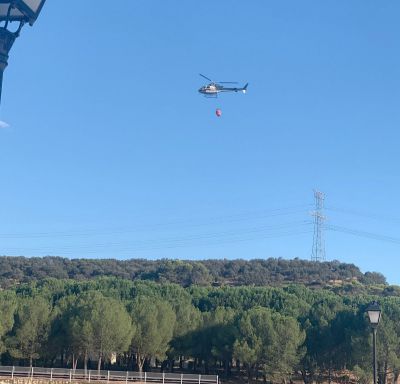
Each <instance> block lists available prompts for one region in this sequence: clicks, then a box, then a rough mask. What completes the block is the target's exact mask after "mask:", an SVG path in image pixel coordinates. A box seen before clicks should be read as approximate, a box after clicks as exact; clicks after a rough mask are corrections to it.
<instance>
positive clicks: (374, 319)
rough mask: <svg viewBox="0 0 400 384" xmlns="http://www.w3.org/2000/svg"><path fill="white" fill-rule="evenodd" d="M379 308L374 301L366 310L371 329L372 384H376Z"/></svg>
mask: <svg viewBox="0 0 400 384" xmlns="http://www.w3.org/2000/svg"><path fill="white" fill-rule="evenodd" d="M381 312H382V310H381V307H380V306H379V304H378V303H377V302H376V301H374V302H373V303H371V304H370V305H369V306H368V308H367V313H368V318H369V323H370V324H371V327H372V343H373V347H372V362H373V369H374V384H377V376H378V374H377V364H376V329H377V327H378V324H379V321H380V320H381Z"/></svg>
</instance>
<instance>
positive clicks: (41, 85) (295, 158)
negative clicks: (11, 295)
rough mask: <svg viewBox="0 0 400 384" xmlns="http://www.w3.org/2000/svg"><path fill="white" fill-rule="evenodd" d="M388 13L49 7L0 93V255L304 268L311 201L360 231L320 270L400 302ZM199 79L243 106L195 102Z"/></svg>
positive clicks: (333, 7)
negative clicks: (319, 194)
mask: <svg viewBox="0 0 400 384" xmlns="http://www.w3.org/2000/svg"><path fill="white" fill-rule="evenodd" d="M399 12H400V3H399V2H398V1H395V0H391V1H385V2H376V1H365V0H363V1H361V0H360V1H352V2H346V1H324V2H321V1H316V0H314V1H301V2H299V1H295V0H292V1H265V0H258V1H256V0H254V1H246V2H244V1H232V0H219V1H215V0H202V1H201V2H195V1H178V0H169V1H161V0H159V1H152V0H135V1H130V0H123V1H121V2H118V6H115V7H110V2H109V1H102V0H96V1H94V0H85V1H82V0H71V1H68V2H60V1H54V0H53V1H52V0H48V1H47V3H46V4H45V7H44V8H43V11H42V14H41V15H40V17H39V19H38V21H37V22H36V24H35V25H34V26H33V27H32V28H30V27H24V29H23V31H22V33H21V36H20V38H19V39H18V40H17V41H16V43H15V44H14V47H13V48H12V51H11V53H10V59H9V66H8V68H7V69H6V72H5V75H4V83H3V94H2V105H1V109H0V120H3V121H5V122H7V123H8V124H9V125H10V127H8V128H0V160H1V164H2V166H1V168H0V170H1V171H0V172H1V173H0V175H1V180H2V188H1V189H0V201H1V202H2V205H1V211H0V212H1V221H0V237H1V242H2V247H1V249H2V250H1V254H5V255H25V256H45V255H59V256H65V257H72V258H75V257H99V258H111V257H112V258H114V257H115V258H119V259H127V258H136V257H144V258H152V259H153V258H162V257H167V258H182V259H205V258H229V259H233V258H246V259H247V258H266V257H283V258H293V257H300V258H305V259H309V258H310V253H311V245H312V225H311V224H310V223H311V220H312V218H311V216H310V214H309V213H310V211H312V209H313V207H312V204H313V189H314V188H316V189H319V190H321V191H323V192H324V193H325V194H326V207H327V209H326V211H325V214H326V216H327V218H328V221H327V224H328V225H330V226H338V227H341V228H346V229H351V230H355V231H357V232H356V233H355V235H354V234H353V235H351V234H348V233H343V232H337V231H326V233H325V238H326V254H327V259H328V260H332V259H338V260H340V261H343V262H348V263H354V264H356V265H358V266H359V267H360V268H361V269H362V271H364V272H365V271H368V270H373V271H379V272H382V273H383V274H384V275H385V276H386V277H387V278H388V281H389V282H390V283H394V284H400V277H399V275H398V273H397V270H398V267H399V264H400V262H399V258H398V255H399V253H400V241H397V238H400V235H399V228H400V206H399V196H400V182H399V177H398V167H399V151H398V146H399V144H398V143H399V140H400V134H399V127H400V112H399V111H400V109H399V102H400V71H399V68H400V53H399V49H398V48H399V43H398V38H399V36H400V24H399V23H398V14H399ZM199 73H203V74H205V75H207V76H209V77H212V78H214V79H217V80H222V81H223V80H225V81H232V80H234V81H239V82H240V83H245V82H249V89H248V93H247V94H246V95H243V94H226V95H223V96H222V97H220V98H218V99H217V100H210V99H206V98H204V97H202V96H201V95H199V94H198V93H197V89H198V88H199V87H200V86H201V85H203V83H204V81H203V79H202V78H201V77H199V75H198V74H199ZM217 107H219V108H221V109H222V113H223V115H222V117H221V118H217V117H216V116H215V109H216V108H217ZM365 232H368V233H372V234H376V235H379V236H377V237H376V238H375V239H373V238H369V237H368V235H366V234H365ZM389 237H390V238H392V239H390V238H389Z"/></svg>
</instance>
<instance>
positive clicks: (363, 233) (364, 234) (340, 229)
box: [325, 225, 400, 244]
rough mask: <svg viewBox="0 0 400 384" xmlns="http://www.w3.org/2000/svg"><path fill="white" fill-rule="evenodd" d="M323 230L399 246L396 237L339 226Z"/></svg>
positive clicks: (327, 226)
mask: <svg viewBox="0 0 400 384" xmlns="http://www.w3.org/2000/svg"><path fill="white" fill-rule="evenodd" d="M325 228H326V229H328V230H329V231H334V232H341V233H346V234H348V235H354V236H358V237H365V238H368V239H372V240H378V241H384V242H388V243H394V244H400V238H398V237H392V236H386V235H380V234H377V233H372V232H366V231H360V230H358V229H352V228H346V227H341V226H338V225H326V226H325Z"/></svg>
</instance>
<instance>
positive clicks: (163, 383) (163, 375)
mask: <svg viewBox="0 0 400 384" xmlns="http://www.w3.org/2000/svg"><path fill="white" fill-rule="evenodd" d="M162 384H165V373H164V372H163V373H162Z"/></svg>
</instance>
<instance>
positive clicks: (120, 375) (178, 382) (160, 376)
mask: <svg viewBox="0 0 400 384" xmlns="http://www.w3.org/2000/svg"><path fill="white" fill-rule="evenodd" d="M0 377H7V378H11V379H14V378H17V377H29V378H37V379H48V380H49V381H53V380H65V381H68V382H72V381H86V382H89V383H90V382H93V381H101V382H106V383H110V382H120V383H122V382H124V383H126V384H128V383H134V382H140V383H146V384H147V383H149V384H152V383H157V384H160V383H162V384H219V382H218V376H217V375H192V374H181V373H158V372H130V371H104V370H101V371H98V370H93V369H91V370H86V371H85V370H84V369H75V370H74V369H63V368H42V367H17V366H13V367H11V366H0Z"/></svg>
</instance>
